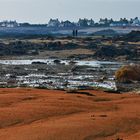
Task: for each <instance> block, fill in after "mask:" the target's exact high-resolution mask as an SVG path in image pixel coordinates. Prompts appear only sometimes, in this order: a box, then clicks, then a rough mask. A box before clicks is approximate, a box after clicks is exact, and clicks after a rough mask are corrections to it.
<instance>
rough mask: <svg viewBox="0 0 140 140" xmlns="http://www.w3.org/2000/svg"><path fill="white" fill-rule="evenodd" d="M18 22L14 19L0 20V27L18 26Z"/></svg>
mask: <svg viewBox="0 0 140 140" xmlns="http://www.w3.org/2000/svg"><path fill="white" fill-rule="evenodd" d="M18 26H19V24H18V23H17V22H16V21H3V22H0V27H8V28H13V27H18Z"/></svg>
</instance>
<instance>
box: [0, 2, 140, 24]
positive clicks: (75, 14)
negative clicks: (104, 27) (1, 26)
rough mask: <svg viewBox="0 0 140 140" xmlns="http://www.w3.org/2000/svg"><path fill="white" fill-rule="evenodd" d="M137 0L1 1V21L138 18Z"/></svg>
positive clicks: (41, 21) (31, 21) (139, 8)
mask: <svg viewBox="0 0 140 140" xmlns="http://www.w3.org/2000/svg"><path fill="white" fill-rule="evenodd" d="M139 13H140V0H0V21H2V20H17V21H18V22H30V23H47V22H48V21H49V19H50V18H59V19H60V20H67V19H68V20H70V21H77V20H78V19H79V18H93V19H94V20H95V21H98V20H99V19H100V18H105V17H107V18H113V19H116V20H117V19H119V18H121V17H122V18H123V17H126V18H134V17H136V16H137V17H139Z"/></svg>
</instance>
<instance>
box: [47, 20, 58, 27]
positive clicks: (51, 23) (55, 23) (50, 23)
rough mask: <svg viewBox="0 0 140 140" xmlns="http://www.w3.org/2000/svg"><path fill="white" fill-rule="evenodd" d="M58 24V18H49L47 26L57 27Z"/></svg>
mask: <svg viewBox="0 0 140 140" xmlns="http://www.w3.org/2000/svg"><path fill="white" fill-rule="evenodd" d="M59 26H60V21H59V20H58V19H50V21H49V22H48V25H47V27H59Z"/></svg>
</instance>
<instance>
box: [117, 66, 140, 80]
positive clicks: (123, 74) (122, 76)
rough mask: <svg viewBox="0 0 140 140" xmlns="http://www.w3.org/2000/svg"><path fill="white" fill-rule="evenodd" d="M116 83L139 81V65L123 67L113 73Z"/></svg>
mask: <svg viewBox="0 0 140 140" xmlns="http://www.w3.org/2000/svg"><path fill="white" fill-rule="evenodd" d="M115 77H116V80H117V81H118V82H123V83H128V82H132V81H140V65H128V66H123V67H122V68H120V69H119V70H118V71H117V72H116V73H115Z"/></svg>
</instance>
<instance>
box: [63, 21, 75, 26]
mask: <svg viewBox="0 0 140 140" xmlns="http://www.w3.org/2000/svg"><path fill="white" fill-rule="evenodd" d="M74 26H75V24H74V23H72V22H70V21H69V20H66V21H62V22H61V23H60V27H74Z"/></svg>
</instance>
